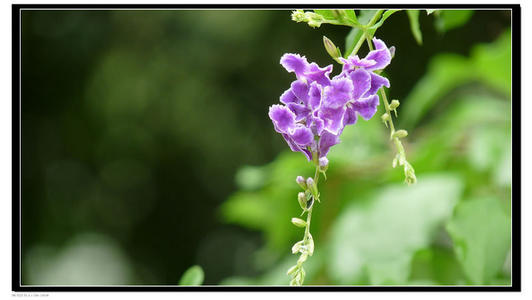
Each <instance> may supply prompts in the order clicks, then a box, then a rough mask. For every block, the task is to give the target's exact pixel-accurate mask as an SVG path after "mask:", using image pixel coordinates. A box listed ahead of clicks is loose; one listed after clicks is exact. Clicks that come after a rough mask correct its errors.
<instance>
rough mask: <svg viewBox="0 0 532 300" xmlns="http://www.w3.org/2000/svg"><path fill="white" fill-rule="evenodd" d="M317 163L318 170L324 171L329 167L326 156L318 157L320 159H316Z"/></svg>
mask: <svg viewBox="0 0 532 300" xmlns="http://www.w3.org/2000/svg"><path fill="white" fill-rule="evenodd" d="M318 164H319V168H320V172H325V171H327V169H328V168H329V160H328V159H327V157H322V158H320V160H319V161H318Z"/></svg>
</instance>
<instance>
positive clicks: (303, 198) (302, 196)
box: [297, 192, 307, 210]
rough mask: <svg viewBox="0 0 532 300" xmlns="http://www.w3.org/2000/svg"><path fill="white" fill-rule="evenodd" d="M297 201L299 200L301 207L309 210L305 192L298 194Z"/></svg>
mask: <svg viewBox="0 0 532 300" xmlns="http://www.w3.org/2000/svg"><path fill="white" fill-rule="evenodd" d="M297 202H299V206H301V209H303V210H307V197H306V196H305V193H303V192H300V193H299V194H297Z"/></svg>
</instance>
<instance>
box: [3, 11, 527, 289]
mask: <svg viewBox="0 0 532 300" xmlns="http://www.w3.org/2000/svg"><path fill="white" fill-rule="evenodd" d="M296 8H298V9H312V8H352V9H371V8H388V9H390V8H407V9H426V8H434V9H509V10H511V12H512V33H511V34H512V191H511V192H512V271H511V272H512V285H511V286H444V285H440V286H300V287H292V286H222V285H216V286H177V285H176V286H165V285H146V286H142V285H129V286H39V285H24V286H23V285H21V282H20V275H21V269H20V268H21V266H20V250H21V249H20V234H21V231H20V226H19V225H20V224H21V223H20V216H21V215H20V213H21V211H20V205H21V201H20V200H21V195H20V191H21V190H22V188H21V182H20V178H21V177H20V173H21V160H20V153H21V152H20V151H21V126H22V124H21V122H20V112H21V109H20V105H21V98H20V97H21V94H20V93H21V86H20V84H21V83H20V72H21V69H20V67H21V63H20V50H21V49H20V42H21V41H20V34H21V31H20V30H21V28H20V24H19V18H20V14H21V10H22V9H87V10H91V9H107V10H112V9H257V10H258V9H296ZM11 21H12V95H13V96H12V97H13V98H12V122H13V124H12V126H13V127H12V172H13V175H12V195H13V198H12V291H14V292H63V291H68V292H85V291H89V292H123V291H129V292H132V291H138V292H141V291H144V292H154V291H159V292H163V291H165V292H168V291H324V292H327V291H352V292H354V291H431V292H436V291H521V7H520V5H519V4H489V5H478V4H453V5H448V4H447V5H446V4H440V5H438V4H403V5H382V4H374V5H368V4H357V5H356V6H354V5H345V4H330V5H309V4H284V5H281V4H274V5H270V4H253V5H252V4H247V5H229V4H226V5H220V4H218V5H216V4H208V5H173V4H153V5H152V4H12V15H11Z"/></svg>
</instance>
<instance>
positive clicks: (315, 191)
mask: <svg viewBox="0 0 532 300" xmlns="http://www.w3.org/2000/svg"><path fill="white" fill-rule="evenodd" d="M307 187H308V189H309V190H310V192H311V193H312V196H314V197H315V198H318V187H317V186H316V183H315V182H314V179H312V178H311V177H309V178H307Z"/></svg>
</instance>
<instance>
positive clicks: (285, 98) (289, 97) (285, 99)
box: [279, 88, 298, 104]
mask: <svg viewBox="0 0 532 300" xmlns="http://www.w3.org/2000/svg"><path fill="white" fill-rule="evenodd" d="M279 101H281V103H284V104H288V103H294V102H298V99H297V97H296V95H294V93H293V92H292V88H289V89H288V90H286V91H285V92H284V93H283V94H282V95H281V97H279Z"/></svg>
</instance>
